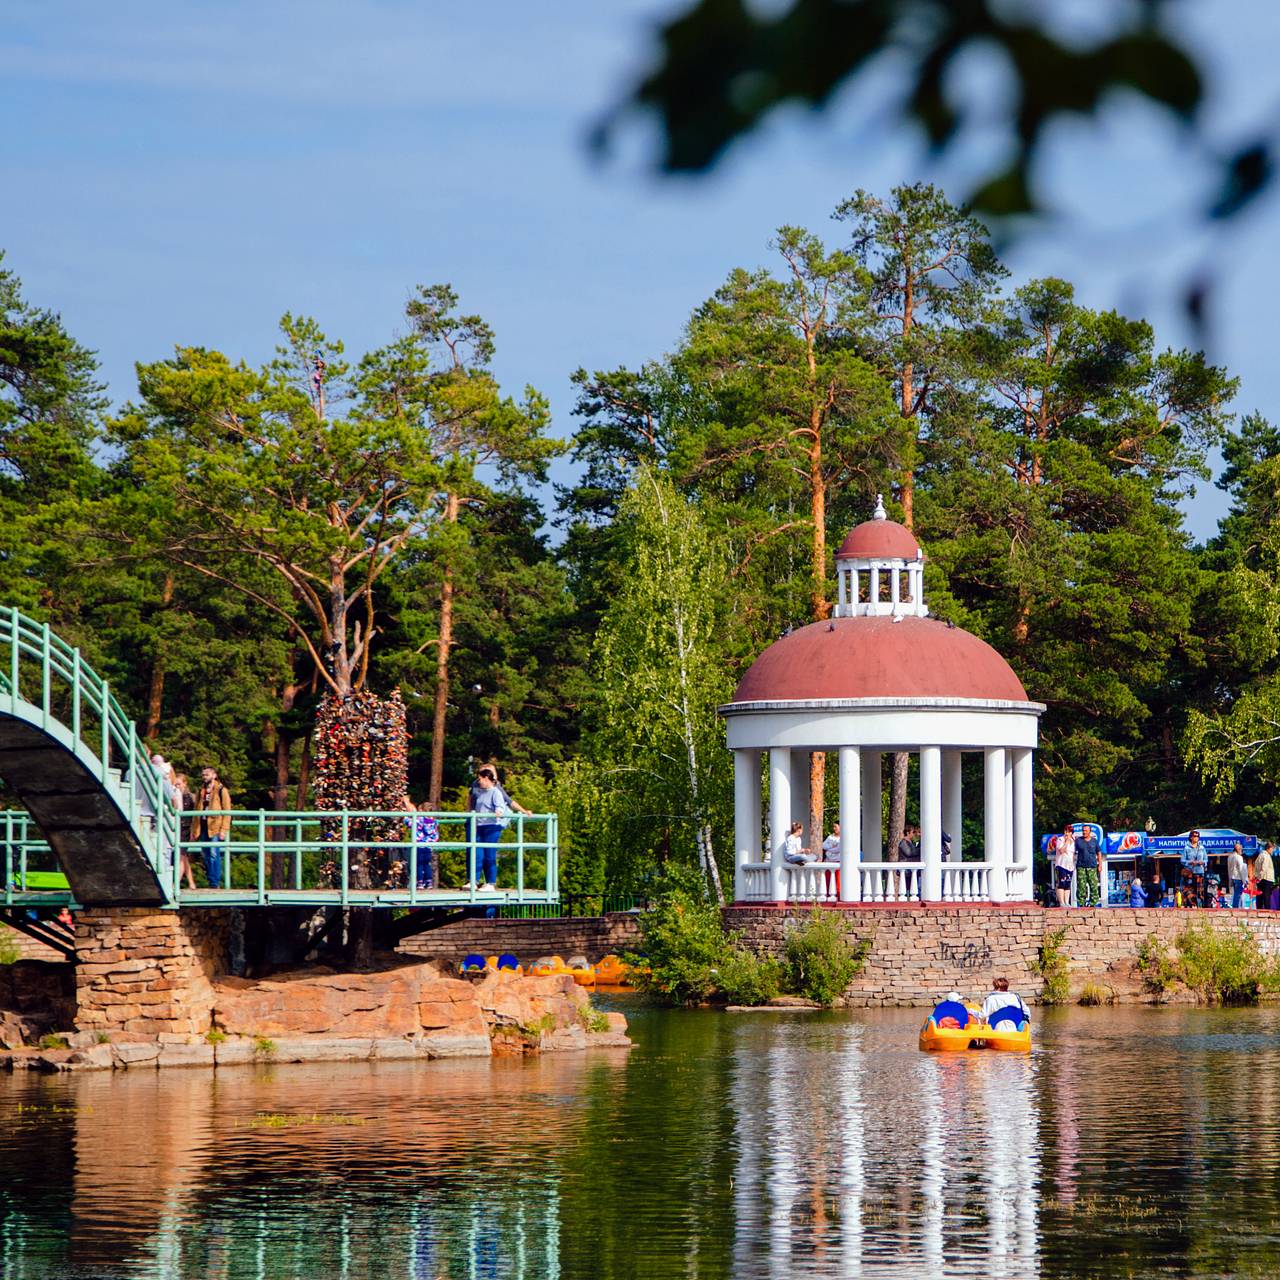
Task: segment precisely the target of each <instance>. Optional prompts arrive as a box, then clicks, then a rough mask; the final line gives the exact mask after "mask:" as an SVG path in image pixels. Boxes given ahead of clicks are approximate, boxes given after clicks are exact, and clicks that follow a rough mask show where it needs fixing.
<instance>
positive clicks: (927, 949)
mask: <svg viewBox="0 0 1280 1280" xmlns="http://www.w3.org/2000/svg"><path fill="white" fill-rule="evenodd" d="M823 910H824V912H825V911H830V914H831V915H833V916H836V917H838V918H839V919H840V920H841V921H842V925H843V931H844V934H845V936H846V937H847V938H848V939H849V940H850V941H851V942H853V943H865V944H867V945H868V947H869V949H868V951H867V955H866V960H865V964H864V966H863V968H862V971H861V972H860V973H858V974H857V975H856V976H855V977H854V978H853V981H852V982H851V983H850V984H849V988H848V991H847V992H846V1000H847V1001H848V1002H849V1003H851V1004H855V1005H862V1006H873V1005H917V1006H927V1005H932V1004H933V1003H934V1002H935V1001H936V1000H937V999H938V998H939V997H940V996H941V995H945V994H946V992H948V991H950V990H952V989H953V988H954V989H956V990H958V991H960V992H961V993H962V994H964V995H980V994H985V993H986V992H987V991H989V990H990V987H991V980H992V979H993V978H995V977H997V976H1000V975H1003V976H1004V977H1007V978H1008V979H1009V984H1010V986H1011V987H1013V988H1015V989H1017V990H1019V993H1020V994H1021V995H1022V996H1024V997H1025V998H1026V999H1028V1000H1039V999H1040V998H1041V996H1042V994H1043V989H1044V979H1043V977H1042V976H1041V975H1040V974H1039V973H1038V972H1034V971H1033V966H1037V965H1038V964H1039V963H1040V961H1041V951H1042V949H1043V947H1044V944H1045V937H1046V934H1051V933H1053V932H1056V931H1057V930H1058V929H1065V933H1064V934H1063V937H1062V940H1061V943H1060V944H1059V947H1058V949H1059V950H1060V952H1061V954H1062V956H1063V957H1064V963H1065V977H1066V982H1067V986H1068V992H1069V994H1070V996H1071V997H1073V998H1074V997H1075V996H1077V995H1078V994H1079V992H1080V990H1081V989H1082V988H1083V987H1084V985H1085V984H1086V983H1089V982H1093V983H1095V984H1098V983H1105V984H1106V985H1107V987H1108V989H1111V988H1114V997H1115V998H1116V999H1119V1000H1142V999H1150V998H1151V994H1150V992H1147V993H1144V992H1143V990H1142V982H1141V975H1139V974H1138V973H1137V972H1136V965H1137V954H1138V948H1139V946H1140V945H1141V944H1142V942H1143V940H1144V939H1146V938H1147V937H1148V936H1150V935H1152V934H1153V933H1154V934H1155V935H1156V936H1157V937H1158V938H1159V939H1161V940H1162V941H1163V942H1164V943H1165V945H1167V946H1172V944H1173V942H1174V939H1175V938H1176V937H1177V935H1178V934H1179V933H1180V932H1181V931H1182V930H1184V929H1185V928H1186V927H1187V925H1188V914H1189V913H1187V912H1182V911H1158V910H1143V909H1134V908H1129V907H1109V908H1100V909H1086V910H1069V911H1058V910H1046V909H1044V908H1041V907H1034V906H1030V905H1027V906H1024V905H1021V904H1018V905H1012V906H990V905H981V904H972V905H965V906H955V907H950V906H946V907H926V908H921V907H904V908H901V909H899V908H883V907H857V906H854V907H849V908H840V909H830V908H823ZM807 915H808V909H807V908H804V907H774V906H758V907H756V906H752V907H728V908H726V909H725V911H724V913H723V916H724V922H725V927H726V928H731V929H735V930H737V931H738V933H739V936H740V938H741V941H742V943H743V945H744V946H747V947H749V948H750V949H751V950H753V951H755V952H756V953H757V954H759V955H767V956H774V957H776V958H778V959H782V958H783V957H784V955H785V950H786V937H787V933H788V928H789V924H788V922H794V921H798V920H802V919H803V918H804V917H805V916H807ZM1196 923H1197V924H1198V925H1202V926H1203V927H1204V928H1205V929H1208V930H1212V931H1214V932H1218V931H1223V930H1227V931H1230V930H1237V929H1239V928H1240V926H1242V925H1243V926H1244V927H1245V928H1246V929H1247V930H1248V931H1249V932H1250V933H1251V934H1252V935H1253V936H1254V937H1255V938H1256V940H1257V944H1258V949H1259V952H1260V953H1261V954H1262V955H1263V956H1268V957H1270V956H1275V955H1280V912H1262V913H1258V912H1253V911H1212V912H1204V913H1203V914H1201V915H1199V917H1198V918H1197V920H1196ZM790 927H794V924H792V925H790Z"/></svg>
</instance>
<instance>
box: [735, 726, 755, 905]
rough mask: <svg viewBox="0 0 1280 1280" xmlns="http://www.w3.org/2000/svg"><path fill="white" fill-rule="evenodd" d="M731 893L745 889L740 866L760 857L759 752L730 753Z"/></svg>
mask: <svg viewBox="0 0 1280 1280" xmlns="http://www.w3.org/2000/svg"><path fill="white" fill-rule="evenodd" d="M733 834H734V853H733V897H734V901H735V902H740V901H742V900H743V898H745V896H746V892H747V886H746V878H745V873H744V871H743V868H744V867H745V866H746V865H747V863H748V862H758V861H759V859H760V752H759V751H744V750H737V751H735V752H734V753H733Z"/></svg>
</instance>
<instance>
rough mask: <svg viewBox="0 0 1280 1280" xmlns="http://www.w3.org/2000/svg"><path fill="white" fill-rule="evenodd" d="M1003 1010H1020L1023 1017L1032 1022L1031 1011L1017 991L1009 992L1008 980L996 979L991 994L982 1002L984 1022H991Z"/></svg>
mask: <svg viewBox="0 0 1280 1280" xmlns="http://www.w3.org/2000/svg"><path fill="white" fill-rule="evenodd" d="M1001 1009H1019V1010H1021V1012H1022V1016H1023V1017H1024V1018H1025V1019H1026V1020H1027V1021H1028V1022H1030V1021H1031V1010H1030V1009H1028V1008H1027V1006H1026V1003H1025V1002H1024V1001H1023V999H1022V997H1021V996H1020V995H1019V994H1018V993H1017V992H1016V991H1010V990H1009V979H1008V978H996V979H995V980H994V981H993V982H992V984H991V994H990V995H989V996H987V998H986V999H985V1000H984V1001H983V1002H982V1020H983V1022H988V1023H989V1022H990V1021H991V1019H992V1018H993V1017H994V1016H995V1015H996V1014H997V1013H999V1012H1000V1010H1001Z"/></svg>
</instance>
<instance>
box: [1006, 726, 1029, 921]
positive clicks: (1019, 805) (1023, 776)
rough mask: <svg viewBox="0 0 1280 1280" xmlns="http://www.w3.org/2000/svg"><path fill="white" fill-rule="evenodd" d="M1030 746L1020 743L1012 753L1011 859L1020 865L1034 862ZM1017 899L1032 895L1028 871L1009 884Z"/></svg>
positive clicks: (1012, 895)
mask: <svg viewBox="0 0 1280 1280" xmlns="http://www.w3.org/2000/svg"><path fill="white" fill-rule="evenodd" d="M1031 783H1032V775H1031V749H1030V748H1029V747H1020V748H1018V749H1017V750H1015V751H1014V753H1013V852H1012V854H1011V855H1010V858H1009V861H1010V862H1011V863H1014V864H1016V865H1018V866H1019V867H1030V866H1031V850H1032V847H1033V844H1034V840H1035V835H1034V831H1033V827H1032V814H1031V801H1032V785H1031ZM1010 888H1011V890H1012V892H1011V893H1010V897H1011V898H1013V899H1014V900H1015V901H1020V900H1021V899H1023V898H1029V897H1030V896H1031V895H1030V893H1029V892H1028V890H1027V873H1026V872H1025V871H1019V872H1018V874H1017V883H1016V884H1014V885H1011V886H1010Z"/></svg>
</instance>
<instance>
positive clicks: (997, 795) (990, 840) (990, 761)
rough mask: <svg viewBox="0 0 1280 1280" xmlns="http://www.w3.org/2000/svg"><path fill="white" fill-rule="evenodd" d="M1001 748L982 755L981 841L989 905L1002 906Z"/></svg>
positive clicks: (1002, 815)
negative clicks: (988, 874)
mask: <svg viewBox="0 0 1280 1280" xmlns="http://www.w3.org/2000/svg"><path fill="white" fill-rule="evenodd" d="M1004 754H1005V753H1004V748H1003V747H987V748H986V750H985V751H984V752H983V777H982V798H983V806H982V809H983V816H982V825H983V838H984V840H985V841H986V857H985V858H984V859H983V861H984V862H986V863H987V864H988V866H989V867H990V868H991V882H990V886H989V887H990V890H991V901H992V902H1004V901H1005V900H1006V897H1007V894H1006V892H1005V867H1006V866H1007V865H1008V859H1007V858H1006V856H1005V847H1004V837H1005V805H1006V800H1005V792H1004V774H1005V759H1004Z"/></svg>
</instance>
